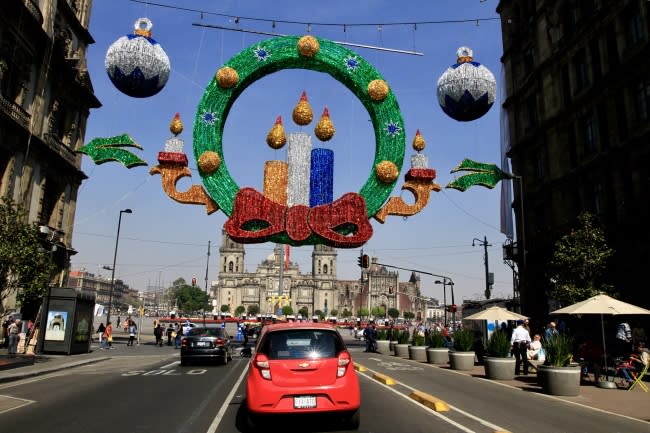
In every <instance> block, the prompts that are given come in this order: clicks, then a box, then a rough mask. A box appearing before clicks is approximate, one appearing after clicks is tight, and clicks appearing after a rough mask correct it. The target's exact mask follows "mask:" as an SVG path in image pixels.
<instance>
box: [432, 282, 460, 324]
mask: <svg viewBox="0 0 650 433" xmlns="http://www.w3.org/2000/svg"><path fill="white" fill-rule="evenodd" d="M435 284H442V287H443V292H442V293H443V295H442V296H443V298H442V299H443V301H442V302H443V304H444V306H445V326H447V324H448V323H449V322H448V321H447V286H449V287H450V288H451V305H454V306H455V305H456V302H454V282H453V281H452V280H451V278H449V277H444V276H443V277H442V281H440V280H436V281H435ZM451 320H452V322H454V323H455V322H456V311H452V318H451Z"/></svg>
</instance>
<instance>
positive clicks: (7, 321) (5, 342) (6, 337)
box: [2, 315, 14, 347]
mask: <svg viewBox="0 0 650 433" xmlns="http://www.w3.org/2000/svg"><path fill="white" fill-rule="evenodd" d="M12 323H14V316H12V315H9V317H7V319H5V321H4V322H2V337H3V341H2V347H9V334H8V333H7V329H8V328H9V325H11V324H12Z"/></svg>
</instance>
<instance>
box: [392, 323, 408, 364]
mask: <svg viewBox="0 0 650 433" xmlns="http://www.w3.org/2000/svg"><path fill="white" fill-rule="evenodd" d="M410 336H411V333H410V332H409V330H408V329H402V330H401V331H400V332H399V335H398V337H397V344H396V345H395V356H399V357H400V358H408V357H409V339H410Z"/></svg>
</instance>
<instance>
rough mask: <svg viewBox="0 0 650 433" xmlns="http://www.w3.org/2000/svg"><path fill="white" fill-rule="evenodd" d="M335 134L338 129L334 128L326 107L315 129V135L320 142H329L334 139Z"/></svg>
mask: <svg viewBox="0 0 650 433" xmlns="http://www.w3.org/2000/svg"><path fill="white" fill-rule="evenodd" d="M335 132H336V128H334V123H332V119H330V112H329V110H328V109H327V107H325V109H324V110H323V114H322V116H321V117H320V120H319V121H318V124H317V125H316V128H314V133H315V134H316V137H318V139H319V140H320V141H328V140H330V139H331V138H332V137H334V133H335Z"/></svg>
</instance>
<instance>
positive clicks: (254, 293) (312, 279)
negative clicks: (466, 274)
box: [211, 231, 437, 317]
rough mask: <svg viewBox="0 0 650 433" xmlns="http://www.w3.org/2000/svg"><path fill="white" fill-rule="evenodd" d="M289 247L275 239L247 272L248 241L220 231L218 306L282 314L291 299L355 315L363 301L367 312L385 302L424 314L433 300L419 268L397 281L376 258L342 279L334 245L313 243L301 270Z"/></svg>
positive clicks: (313, 307)
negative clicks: (425, 293)
mask: <svg viewBox="0 0 650 433" xmlns="http://www.w3.org/2000/svg"><path fill="white" fill-rule="evenodd" d="M285 251H286V246H284V245H276V246H275V248H274V249H273V251H272V252H271V254H269V256H268V257H267V258H266V259H265V260H263V261H262V262H261V263H260V264H258V265H257V269H256V270H255V272H247V271H246V270H245V269H246V267H245V260H244V258H245V255H246V251H245V248H244V245H243V244H240V243H237V242H235V241H233V240H232V239H231V238H230V237H229V236H228V235H227V234H226V233H225V231H222V241H221V246H220V248H219V279H218V282H217V284H216V285H213V286H212V292H211V297H212V298H213V299H214V300H216V305H217V308H219V307H220V306H221V305H228V306H229V307H230V312H234V311H235V309H236V308H237V307H238V306H243V307H244V308H246V310H248V306H250V305H257V306H258V307H259V311H260V313H261V314H278V311H279V310H280V309H281V308H282V307H283V306H285V305H290V306H291V308H292V310H293V311H294V314H296V315H297V314H298V311H300V310H301V309H303V308H306V309H307V312H308V314H307V316H308V317H311V316H312V315H313V314H314V312H315V311H322V312H323V313H324V314H325V315H329V314H330V313H331V311H332V310H337V311H338V315H339V317H340V316H342V314H343V312H344V311H346V310H347V311H349V312H351V313H352V315H353V316H356V315H357V313H358V311H359V308H361V307H365V308H367V309H368V311H369V312H370V311H372V309H373V308H374V307H384V311H388V309H389V308H397V310H398V311H399V312H400V315H401V314H403V313H404V312H405V311H409V312H413V313H416V314H419V315H420V317H424V316H425V314H426V307H427V304H428V303H433V302H434V301H435V300H429V301H428V302H427V300H425V298H423V297H421V296H420V279H419V277H417V276H416V275H415V274H412V275H411V277H410V279H409V281H407V282H399V281H398V277H399V274H398V273H397V272H391V271H388V270H387V269H386V267H384V266H381V265H378V264H377V260H376V258H373V263H372V265H371V266H370V267H369V268H368V269H365V270H363V272H362V276H361V278H360V279H359V280H339V279H337V276H336V260H337V253H336V249H335V248H332V247H329V246H325V245H315V246H314V247H313V252H312V266H311V272H309V273H302V272H301V270H300V269H299V267H298V265H297V264H296V263H294V262H291V260H290V259H289V255H288V254H286V253H285ZM280 282H282V283H280ZM435 302H437V301H435Z"/></svg>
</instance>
